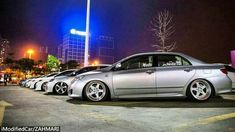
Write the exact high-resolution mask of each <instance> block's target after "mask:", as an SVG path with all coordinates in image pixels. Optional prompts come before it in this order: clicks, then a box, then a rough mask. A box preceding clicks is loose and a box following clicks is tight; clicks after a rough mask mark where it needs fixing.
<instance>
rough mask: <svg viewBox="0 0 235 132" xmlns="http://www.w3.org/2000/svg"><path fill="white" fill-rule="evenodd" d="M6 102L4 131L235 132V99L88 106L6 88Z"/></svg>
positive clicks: (1, 93)
mask: <svg viewBox="0 0 235 132" xmlns="http://www.w3.org/2000/svg"><path fill="white" fill-rule="evenodd" d="M0 101H1V102H0V120H1V114H2V117H3V121H2V126H60V127H61V131H63V132H68V131H69V132H94V131H95V132H106V131H108V132H110V131H112V132H132V131H133V132H143V131H145V132H152V131H154V132H156V131H173V132H175V131H179V132H181V131H195V132H198V131H207V132H210V131H211V132H214V131H226V132H227V131H235V125H234V124H235V93H230V94H223V95H221V96H218V97H215V98H212V99H210V100H209V101H207V102H204V103H196V102H190V101H188V100H187V99H177V98H171V99H161V98H158V99H138V100H137V99H135V100H133V99H132V100H127V99H126V100H113V101H105V102H88V101H82V100H78V99H76V100H74V99H70V98H69V97H67V96H66V95H64V96H59V95H53V94H49V95H48V94H46V93H44V92H38V91H34V90H32V89H29V88H22V87H19V86H0ZM2 102H4V103H5V104H6V103H7V105H5V106H4V105H3V103H2ZM1 103H2V105H1ZM3 107H4V108H5V110H3Z"/></svg>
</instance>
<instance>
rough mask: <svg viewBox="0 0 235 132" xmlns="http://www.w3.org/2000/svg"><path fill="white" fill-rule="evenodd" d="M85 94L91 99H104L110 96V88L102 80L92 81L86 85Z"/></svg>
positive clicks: (96, 100)
mask: <svg viewBox="0 0 235 132" xmlns="http://www.w3.org/2000/svg"><path fill="white" fill-rule="evenodd" d="M85 96H86V98H87V99H88V100H90V101H95V102H98V101H104V100H106V99H107V97H108V89H107V87H106V86H105V85H104V83H102V82H100V81H91V82H89V83H88V84H87V85H86V87H85Z"/></svg>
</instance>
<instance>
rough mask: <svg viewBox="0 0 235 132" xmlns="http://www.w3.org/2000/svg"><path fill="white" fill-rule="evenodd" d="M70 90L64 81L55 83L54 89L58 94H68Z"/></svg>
mask: <svg viewBox="0 0 235 132" xmlns="http://www.w3.org/2000/svg"><path fill="white" fill-rule="evenodd" d="M67 90H68V85H67V84H66V83H64V82H58V83H56V84H55V87H54V91H55V93H56V94H60V95H62V94H66V93H67Z"/></svg>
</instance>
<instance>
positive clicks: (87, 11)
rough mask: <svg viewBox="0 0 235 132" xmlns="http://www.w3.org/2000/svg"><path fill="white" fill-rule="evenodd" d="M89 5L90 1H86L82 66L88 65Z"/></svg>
mask: <svg viewBox="0 0 235 132" xmlns="http://www.w3.org/2000/svg"><path fill="white" fill-rule="evenodd" d="M90 4H91V1H90V0H87V10H86V40H85V55H84V66H87V65H88V54H89V53H88V49H89V47H88V46H89V25H90Z"/></svg>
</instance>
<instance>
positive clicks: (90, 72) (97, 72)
mask: <svg viewBox="0 0 235 132" xmlns="http://www.w3.org/2000/svg"><path fill="white" fill-rule="evenodd" d="M105 72H107V71H105V70H95V71H89V72H86V73H82V74H79V75H77V76H82V75H91V74H92V75H93V74H100V73H105Z"/></svg>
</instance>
